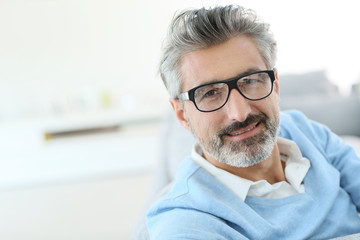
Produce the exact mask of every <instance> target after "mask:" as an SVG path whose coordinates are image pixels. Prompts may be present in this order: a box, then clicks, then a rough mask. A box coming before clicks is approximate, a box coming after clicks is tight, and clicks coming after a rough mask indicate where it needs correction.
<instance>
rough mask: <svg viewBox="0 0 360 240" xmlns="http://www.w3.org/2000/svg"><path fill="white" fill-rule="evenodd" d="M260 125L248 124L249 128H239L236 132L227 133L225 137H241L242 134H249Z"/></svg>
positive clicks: (257, 123)
mask: <svg viewBox="0 0 360 240" xmlns="http://www.w3.org/2000/svg"><path fill="white" fill-rule="evenodd" d="M259 124H260V122H256V123H253V124H250V125H249V126H247V127H246V128H241V129H238V130H236V131H233V132H231V133H228V134H227V135H228V136H231V137H233V136H239V135H242V134H244V133H247V132H250V131H252V130H253V129H255V128H256V127H258V126H259Z"/></svg>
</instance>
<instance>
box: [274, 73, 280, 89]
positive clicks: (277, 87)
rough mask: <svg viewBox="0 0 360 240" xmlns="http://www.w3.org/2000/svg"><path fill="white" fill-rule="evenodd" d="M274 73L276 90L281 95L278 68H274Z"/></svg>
mask: <svg viewBox="0 0 360 240" xmlns="http://www.w3.org/2000/svg"><path fill="white" fill-rule="evenodd" d="M274 74H275V81H274V87H275V92H276V93H277V94H278V96H280V84H279V77H278V70H277V69H276V68H274Z"/></svg>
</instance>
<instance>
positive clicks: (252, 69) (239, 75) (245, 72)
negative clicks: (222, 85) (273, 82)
mask: <svg viewBox="0 0 360 240" xmlns="http://www.w3.org/2000/svg"><path fill="white" fill-rule="evenodd" d="M258 71H261V69H260V68H257V67H254V68H249V69H247V70H246V71H244V72H241V73H240V74H238V75H236V76H234V77H231V78H227V79H222V80H218V79H215V80H212V81H209V82H205V83H203V84H200V85H199V86H202V85H207V84H212V83H217V82H226V81H229V80H233V79H236V78H240V77H241V76H244V75H246V74H250V73H254V72H258Z"/></svg>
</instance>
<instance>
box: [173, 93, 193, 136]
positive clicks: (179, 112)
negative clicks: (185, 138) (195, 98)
mask: <svg viewBox="0 0 360 240" xmlns="http://www.w3.org/2000/svg"><path fill="white" fill-rule="evenodd" d="M169 102H170V104H171V107H172V108H173V110H174V113H175V116H176V118H177V119H178V121H179V122H180V124H181V125H182V126H183V127H184V128H186V129H187V130H190V125H189V121H188V120H187V116H186V113H185V110H184V108H183V107H182V106H181V103H180V101H179V99H175V98H170V100H169Z"/></svg>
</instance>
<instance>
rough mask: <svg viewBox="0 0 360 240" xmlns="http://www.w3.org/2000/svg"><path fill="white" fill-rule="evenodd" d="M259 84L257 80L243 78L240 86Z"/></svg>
mask: <svg viewBox="0 0 360 240" xmlns="http://www.w3.org/2000/svg"><path fill="white" fill-rule="evenodd" d="M259 82H261V80H259V79H257V78H245V79H243V80H242V84H246V85H253V84H256V83H259Z"/></svg>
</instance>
